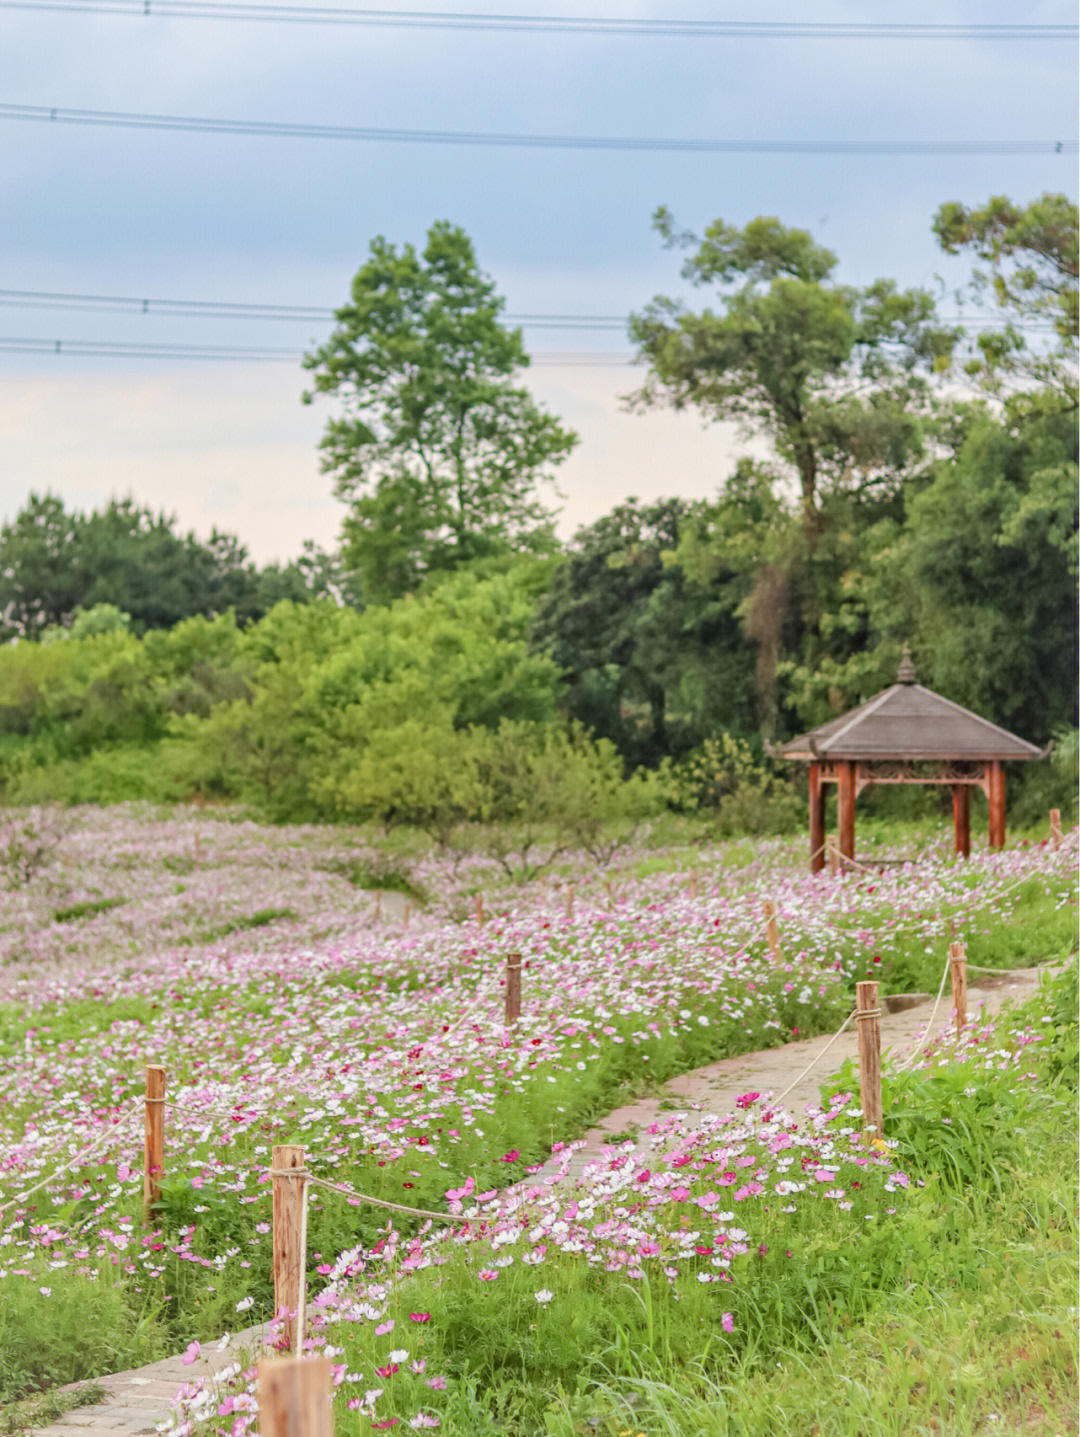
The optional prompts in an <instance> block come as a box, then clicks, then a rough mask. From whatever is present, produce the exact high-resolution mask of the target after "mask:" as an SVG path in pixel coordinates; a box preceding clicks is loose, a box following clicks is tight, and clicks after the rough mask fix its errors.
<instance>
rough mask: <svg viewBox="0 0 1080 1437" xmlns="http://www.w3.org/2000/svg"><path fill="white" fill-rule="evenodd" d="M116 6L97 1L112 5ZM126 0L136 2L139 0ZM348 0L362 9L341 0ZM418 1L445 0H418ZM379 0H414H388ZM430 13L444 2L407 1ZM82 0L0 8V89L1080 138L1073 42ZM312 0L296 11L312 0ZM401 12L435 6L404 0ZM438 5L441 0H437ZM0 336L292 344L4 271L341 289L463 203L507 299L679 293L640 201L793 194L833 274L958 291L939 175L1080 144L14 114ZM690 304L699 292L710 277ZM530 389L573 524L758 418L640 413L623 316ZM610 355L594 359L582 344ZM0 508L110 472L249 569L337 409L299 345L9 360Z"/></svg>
mask: <svg viewBox="0 0 1080 1437" xmlns="http://www.w3.org/2000/svg"><path fill="white" fill-rule="evenodd" d="M99 3H104V0H99ZM124 3H126V0H124ZM329 3H331V4H339V5H344V4H347V3H349V0H329ZM431 4H432V5H434V4H435V0H431ZM379 5H380V8H381V9H384V10H393V11H395V12H405V11H408V10H409V9H410V6H409V4H406V3H398V0H379ZM423 5H424V8H428V0H423ZM454 6H455V8H457V9H459V10H460V11H468V12H471V13H484V14H496V13H498V14H510V15H537V14H543V15H557V14H561V15H571V16H573V15H578V16H581V15H592V16H600V17H623V18H625V17H642V18H649V17H653V18H660V19H663V20H673V19H680V20H689V19H713V20H715V19H719V18H723V19H729V20H746V19H754V20H781V21H791V20H803V19H806V18H807V17H808V15H809V14H810V13H811V12H810V10H809V7H807V6H805V5H795V4H792V3H772V4H769V3H767V0H755V3H754V5H753V6H752V7H751V6H750V4H749V0H747V3H745V4H743V5H736V4H725V5H723V6H721V5H719V4H717V3H715V0H677V3H670V4H662V3H645V0H579V3H578V4H576V5H575V4H572V3H570V0H454ZM153 8H154V3H153V0H152V3H151V14H150V15H149V16H148V17H147V16H144V15H142V14H135V13H126V14H105V13H86V12H83V13H72V12H70V11H62V10H50V9H47V8H46V3H45V0H43V3H41V4H39V5H37V4H33V3H28V6H27V8H8V5H7V3H6V0H0V34H2V44H0V97H2V99H3V101H5V102H6V103H7V105H9V106H11V105H20V106H34V107H39V106H44V107H50V108H52V107H56V108H57V110H58V113H59V114H60V115H61V116H62V114H63V112H64V111H65V110H68V109H82V110H88V111H98V112H101V111H112V112H120V113H123V114H143V115H146V114H154V115H171V116H185V117H187V116H192V117H209V118H214V119H232V120H244V121H254V120H257V121H279V122H282V121H283V122H289V123H302V124H319V125H343V126H358V127H364V128H378V129H397V130H408V131H418V130H426V131H432V130H438V131H454V132H465V131H468V132H483V133H502V134H507V133H514V134H531V135H588V136H606V137H612V136H620V137H638V138H647V139H661V138H663V139H669V138H670V139H683V140H687V139H697V140H717V139H728V140H798V141H807V140H809V141H865V140H889V141H912V140H918V141H943V140H954V141H955V140H964V141H1016V140H1025V141H1044V142H1048V143H1051V144H1053V143H1057V142H1062V143H1063V144H1064V145H1065V146H1066V147H1068V146H1072V145H1075V141H1076V128H1077V126H1076V114H1077V72H1076V45H1075V41H1065V42H1061V41H1051V40H1026V41H1016V40H1010V41H1003V40H996V41H995V40H984V39H977V40H976V39H964V40H941V39H937V40H933V39H925V38H922V39H910V38H903V39H865V38H857V39H855V38H849V39H828V40H821V39H807V38H796V39H792V38H784V39H766V38H731V37H723V38H719V37H717V38H695V39H687V38H685V37H678V36H661V35H656V34H652V35H649V36H647V37H640V36H639V37H630V36H617V35H610V34H566V33H557V32H550V31H548V32H544V33H521V32H518V31H514V30H510V31H502V32H500V31H488V30H482V29H474V30H467V31H453V30H445V29H430V28H418V27H416V26H411V27H372V26H361V25H344V24H333V25H331V24H285V23H270V22H264V23H259V22H254V21H251V20H235V21H234V20H210V19H201V18H191V17H171V18H167V17H164V16H155V15H154V14H153ZM303 8H310V7H309V6H308V5H307V4H303ZM413 8H414V9H416V10H419V9H420V8H421V3H420V0H414V5H413ZM437 8H447V9H449V8H450V5H449V4H448V5H447V6H445V7H437ZM898 13H900V14H902V17H903V19H904V20H905V21H907V22H911V23H918V22H926V23H935V24H940V23H942V22H955V23H962V22H972V23H987V22H993V21H999V22H1002V23H1016V22H1017V21H1018V20H1022V21H1023V22H1025V23H1032V22H1043V23H1046V24H1058V25H1068V24H1072V23H1074V21H1075V7H1074V6H1071V5H1067V4H1065V3H1058V0H1054V3H1046V4H1031V5H1026V6H1023V7H1017V6H1015V5H1014V4H1004V3H996V0H995V3H983V4H974V3H952V4H950V3H946V0H938V3H934V4H930V3H920V0H912V3H909V4H905V5H904V6H903V7H895V6H888V7H886V6H882V5H880V4H879V5H869V4H862V5H855V4H851V5H842V4H835V3H829V0H822V3H821V4H819V5H817V6H815V7H813V10H812V16H813V19H814V21H816V22H821V21H862V22H874V21H880V20H882V19H894V18H895V17H896V16H897V14H898ZM0 144H2V154H3V164H2V172H0V186H2V189H0V212H2V214H3V228H2V233H3V252H4V266H3V275H4V278H3V281H2V284H3V287H4V290H5V295H4V296H0V298H4V299H6V301H7V302H5V303H3V304H0V310H2V317H0V335H3V336H5V337H8V338H11V337H17V338H28V339H35V340H48V341H55V340H61V341H79V340H82V341H91V342H93V343H95V344H100V343H102V342H111V343H116V344H121V345H122V344H128V345H131V344H135V345H143V346H145V345H147V344H167V345H210V346H214V347H222V346H224V347H227V348H232V347H238V346H246V347H249V348H251V347H254V348H257V349H267V348H274V349H284V350H287V351H290V352H293V351H295V352H300V351H301V350H303V349H304V348H305V347H308V346H310V345H312V344H314V343H316V342H318V341H320V340H321V339H323V338H324V337H325V335H326V334H327V333H328V331H329V328H330V324H329V321H327V322H320V321H313V320H303V321H299V322H297V321H273V322H267V321H256V320H252V319H241V318H232V319H221V318H210V319H208V318H196V317H192V316H177V315H167V314H155V313H154V312H153V309H151V312H150V313H148V314H140V313H123V314H121V313H100V312H93V311H90V312H79V311H74V310H65V309H62V308H59V307H52V308H36V307H25V306H18V305H15V304H14V303H12V302H11V293H10V292H12V291H36V292H58V293H68V294H80V295H108V296H111V295H115V296H137V297H139V298H147V299H151V300H169V301H180V300H216V301H235V302H242V303H270V304H289V305H302V306H315V307H334V306H337V305H340V304H342V303H344V302H345V299H346V297H347V293H348V287H349V282H350V279H351V277H352V275H353V274H354V273H355V271H356V270H357V268H358V267H359V266H360V264H361V263H362V262H363V260H364V257H365V254H366V251H367V246H368V242H369V241H370V239H371V238H372V236H374V235H376V234H382V235H385V236H386V237H387V238H388V239H390V240H392V241H393V242H395V243H401V242H403V241H406V240H411V241H413V242H415V243H417V244H422V242H423V238H424V235H425V232H426V230H427V228H428V226H429V225H430V224H431V223H432V222H433V221H434V220H436V219H447V220H450V221H451V222H453V223H455V224H458V225H461V226H462V227H463V228H464V229H465V230H466V231H467V232H468V233H469V234H470V235H471V237H472V239H473V241H474V243H475V245H476V249H477V253H478V256H479V259H480V263H481V266H482V268H483V269H484V270H486V271H487V273H488V274H490V275H491V276H492V277H493V279H494V280H495V282H496V284H497V286H498V289H499V291H500V292H501V293H502V294H503V295H504V296H505V299H506V302H507V310H508V312H509V313H510V314H559V315H578V316H581V315H611V316H625V315H626V314H628V313H629V312H630V311H631V310H633V309H636V308H639V307H640V306H642V305H643V304H644V303H646V302H647V301H648V300H649V299H650V298H651V297H652V296H653V295H654V294H657V293H669V294H670V293H676V294H677V293H680V292H681V291H682V285H681V281H680V280H679V277H678V259H677V257H676V256H674V255H672V254H671V253H669V252H666V251H664V250H663V248H662V247H661V245H660V243H659V240H658V238H657V236H656V235H655V234H654V233H653V231H652V229H651V227H650V217H651V215H652V212H653V211H654V210H655V208H656V207H657V205H659V204H665V205H667V206H668V207H669V208H670V209H671V210H672V212H673V213H674V215H675V217H676V219H677V220H678V221H679V222H680V223H681V224H684V225H686V226H688V227H691V228H695V229H700V228H701V227H702V226H703V225H705V224H707V223H708V222H709V221H710V220H712V219H714V218H716V217H717V216H722V217H723V218H724V219H725V220H726V221H729V222H733V223H737V224H741V223H744V222H745V221H746V220H748V219H750V218H752V217H753V216H755V215H758V214H772V215H777V216H779V217H780V219H781V220H782V221H783V222H785V223H787V224H792V225H801V226H804V227H805V228H807V229H809V230H811V232H812V233H813V234H814V235H815V237H816V238H818V239H819V240H820V241H822V242H823V243H825V244H827V245H829V246H830V248H832V249H833V250H835V251H836V253H837V254H838V255H839V257H840V267H839V270H838V277H839V278H840V279H842V280H845V281H849V282H852V283H865V282H868V281H869V280H871V279H874V278H876V277H877V276H879V275H888V276H891V277H894V278H896V279H897V280H898V281H899V282H901V283H902V284H905V285H909V284H921V285H926V286H929V287H931V288H937V287H939V286H944V289H945V293H946V299H945V302H944V308H945V309H946V311H947V312H949V313H955V312H956V305H955V301H954V300H953V299H952V297H951V291H952V290H953V289H954V288H955V287H956V286H957V285H959V284H960V283H961V280H962V277H963V270H962V266H961V265H960V263H959V261H955V260H949V259H948V258H947V257H946V256H944V255H942V254H941V253H940V251H939V250H938V249H937V247H936V245H935V243H934V241H933V236H932V234H931V231H930V224H931V219H932V216H933V213H934V211H935V209H936V208H937V206H938V205H939V204H940V203H941V202H942V201H944V200H949V199H958V200H963V201H965V202H967V203H977V202H979V201H981V200H984V199H986V198H987V197H988V196H989V195H991V194H1000V193H1005V194H1009V195H1011V196H1012V197H1013V198H1014V199H1016V200H1022V201H1026V200H1029V199H1031V198H1033V197H1034V196H1036V195H1038V194H1040V193H1042V192H1043V191H1044V190H1055V191H1058V190H1063V191H1065V192H1066V193H1069V194H1070V195H1075V194H1076V190H1077V184H1076V168H1077V162H1076V156H1075V154H1070V153H1063V154H1053V153H1049V154H1046V155H1040V156H1026V157H1017V156H1012V157H1009V156H1002V155H992V154H989V155H988V154H983V155H974V156H972V155H966V156H957V155H940V156H933V157H927V156H926V155H921V156H920V155H891V156H881V155H876V156H866V155H863V156H852V155H846V156H837V155H816V156H813V155H755V156H745V155H741V156H740V155H719V154H710V153H664V152H661V153H652V152H645V153H642V152H613V151H609V150H603V149H583V150H569V149H534V148H522V147H510V146H492V147H487V146H485V147H480V146H471V145H444V144H434V143H423V144H412V143H409V144H405V143H392V142H389V141H386V140H360V141H358V140H343V139H327V138H296V137H291V136H280V135H278V136H252V135H226V134H220V133H184V132H177V131H173V130H151V131H146V130H139V129H133V128H127V127H123V128H120V127H103V126H101V125H96V124H94V125H90V124H86V125H73V124H69V123H67V122H65V121H64V120H63V119H62V118H58V119H57V120H56V121H54V122H41V121H37V120H33V119H24V118H14V117H12V115H11V112H10V111H9V112H8V113H7V114H4V113H3V111H2V110H0ZM698 302H701V301H700V298H699V300H698ZM525 334H526V343H527V345H528V348H529V350H530V352H531V353H532V355H533V357H534V363H533V367H532V369H531V370H530V372H529V380H528V382H529V384H530V385H531V387H532V389H533V390H534V392H535V393H536V394H537V396H538V397H539V398H540V399H541V400H543V401H544V402H545V403H546V404H547V405H548V406H549V407H550V408H551V409H552V410H553V411H554V412H555V413H556V414H558V415H559V416H560V417H561V418H562V419H563V420H564V421H566V422H567V423H569V424H571V425H572V426H573V427H574V428H576V429H577V431H578V432H579V434H580V436H581V443H580V445H579V447H578V449H577V451H576V452H575V454H574V455H573V456H572V458H571V459H570V460H569V461H568V463H567V464H566V465H564V466H563V468H562V470H561V474H560V484H561V487H562V489H563V491H564V494H565V503H564V509H563V516H562V520H561V525H560V527H561V529H562V531H563V532H564V533H569V532H570V531H572V529H573V528H574V527H576V525H577V524H579V523H581V522H586V521H588V520H590V519H592V518H595V517H597V516H598V515H599V514H601V513H603V512H605V511H606V510H607V509H609V508H610V507H611V505H612V504H614V503H615V502H617V501H618V500H619V499H621V498H624V497H626V496H627V495H629V494H636V495H638V496H639V497H642V498H652V497H656V496H659V495H662V494H683V495H687V496H705V495H709V494H712V493H713V492H715V490H716V488H717V487H718V485H719V484H720V483H721V481H722V480H723V478H724V476H725V474H726V473H727V472H728V471H729V469H730V466H731V462H732V456H733V454H734V453H735V452H736V451H737V450H738V448H739V446H740V445H742V446H743V447H745V441H744V440H741V439H740V437H739V436H738V435H737V434H736V433H735V431H733V430H732V429H730V428H729V427H728V426H712V427H704V426H702V424H701V423H700V421H699V420H698V419H697V418H695V417H694V416H693V415H688V414H684V415H673V414H670V413H665V412H656V413H652V414H649V415H646V416H640V415H635V414H629V413H627V412H625V411H624V410H623V409H622V407H621V406H620V399H619V397H620V395H622V394H625V393H626V392H627V391H628V390H629V389H631V388H632V387H633V385H634V383H635V379H636V378H637V375H636V373H635V371H634V370H633V369H630V368H628V367H626V366H625V365H624V364H623V363H622V362H621V361H622V360H623V358H624V357H625V356H627V355H628V353H629V346H628V343H627V341H626V337H625V332H624V331H620V330H618V329H611V330H603V329H601V330H595V331H593V330H583V329H580V328H567V329H549V328H540V327H535V326H533V327H529V326H526V328H525ZM598 356H599V357H603V356H608V357H609V358H608V359H606V360H604V362H598ZM0 364H2V365H3V370H4V374H3V386H2V392H3V397H2V400H0V515H2V516H3V517H4V518H10V517H12V516H13V515H14V514H15V513H16V512H17V510H18V509H19V508H20V507H21V506H22V505H23V503H24V502H25V500H26V498H27V496H28V494H29V493H30V491H31V490H36V491H42V490H51V491H52V492H54V493H57V494H59V495H61V496H62V497H63V498H64V499H65V500H66V501H67V502H68V503H69V504H70V505H74V506H76V507H86V508H89V507H93V506H95V505H99V504H101V503H102V502H104V501H106V500H107V499H108V498H109V497H110V496H112V495H114V494H115V495H126V494H131V495H133V496H134V498H135V499H136V500H138V501H139V502H142V503H145V504H149V505H152V506H153V507H155V508H164V509H166V510H167V511H169V512H172V513H175V514H176V515H177V516H178V517H179V520H180V522H181V524H182V526H183V527H185V528H188V527H191V528H194V529H195V530H196V531H197V532H199V533H200V534H204V535H205V534H207V533H208V532H209V530H210V528H211V527H212V526H214V525H217V526H218V527H219V528H223V529H226V530H229V531H232V532H235V533H237V534H238V535H239V536H240V538H241V539H242V541H243V542H244V543H245V544H246V545H247V546H248V548H249V549H250V550H251V552H252V554H253V555H254V556H255V557H256V558H257V559H258V560H260V561H265V560H268V559H271V558H287V557H290V556H292V555H294V554H296V553H297V552H298V551H299V548H300V545H301V543H302V542H303V540H304V539H305V538H308V537H310V538H314V539H316V540H318V541H319V542H320V543H324V544H330V543H332V542H333V541H334V539H335V536H336V532H337V528H338V524H339V522H340V518H341V506H340V505H339V504H338V503H337V502H336V501H334V500H333V498H332V497H331V494H330V481H329V479H328V478H326V477H325V476H323V475H321V474H320V473H319V469H318V461H317V455H316V445H317V442H318V439H319V435H320V433H321V430H322V427H323V425H324V424H325V422H326V419H327V416H328V413H329V402H328V401H323V402H321V403H319V404H316V405H314V406H312V407H311V408H304V407H302V406H301V404H300V394H301V391H302V389H303V388H304V375H303V373H302V371H301V370H300V368H299V365H298V364H297V363H296V362H294V361H291V360H290V361H285V362H274V363H271V362H265V361H244V362H240V361H236V360H220V359H218V360H214V361H210V360H199V361H196V360H183V361H179V360H176V359H147V358H141V359H130V358H129V359H124V358H101V357H95V358H87V357H76V356H71V355H65V354H64V353H63V352H61V353H60V354H59V355H57V354H55V353H51V354H46V355H39V356H28V355H16V354H11V353H3V354H0Z"/></svg>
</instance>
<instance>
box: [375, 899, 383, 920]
mask: <svg viewBox="0 0 1080 1437" xmlns="http://www.w3.org/2000/svg"><path fill="white" fill-rule="evenodd" d="M381 922H382V893H381V892H378V893H376V894H375V924H376V926H378V925H379V924H380V923H381Z"/></svg>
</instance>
